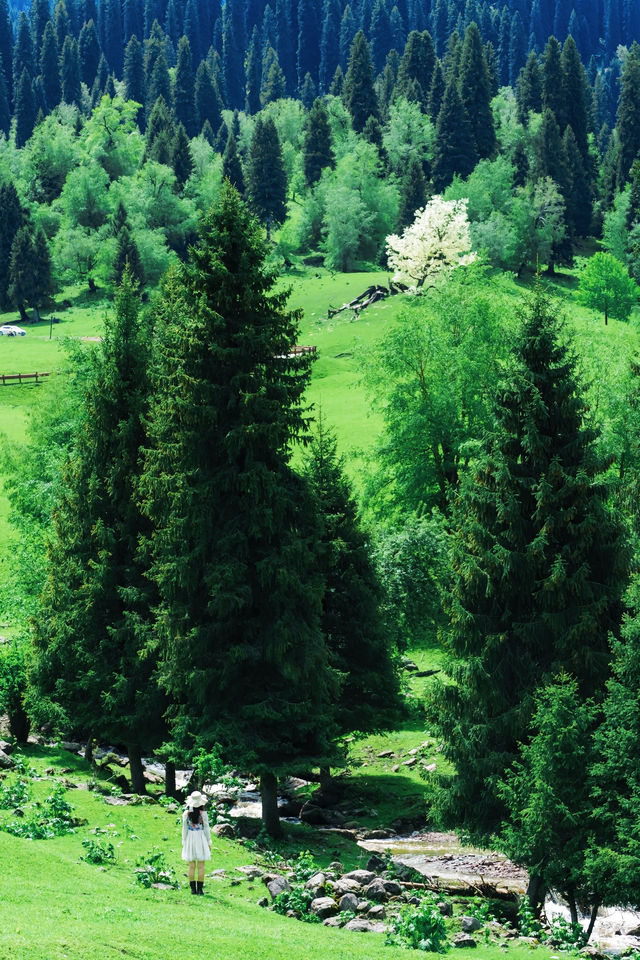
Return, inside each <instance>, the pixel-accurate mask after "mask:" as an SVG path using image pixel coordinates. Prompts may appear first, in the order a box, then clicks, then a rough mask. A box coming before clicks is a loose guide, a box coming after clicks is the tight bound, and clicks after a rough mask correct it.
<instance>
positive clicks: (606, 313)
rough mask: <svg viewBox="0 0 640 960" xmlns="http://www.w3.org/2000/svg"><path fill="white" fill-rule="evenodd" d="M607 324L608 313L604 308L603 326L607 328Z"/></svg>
mask: <svg viewBox="0 0 640 960" xmlns="http://www.w3.org/2000/svg"><path fill="white" fill-rule="evenodd" d="M608 322H609V312H608V310H607V308H606V307H605V311H604V325H605V327H606V326H607V324H608Z"/></svg>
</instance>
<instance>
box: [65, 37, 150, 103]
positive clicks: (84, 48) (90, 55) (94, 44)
mask: <svg viewBox="0 0 640 960" xmlns="http://www.w3.org/2000/svg"><path fill="white" fill-rule="evenodd" d="M78 56H79V57H80V78H81V80H82V81H83V83H86V85H87V86H88V88H89V89H91V86H92V84H93V81H94V80H95V78H96V73H97V72H98V64H99V62H100V44H99V42H98V34H97V33H96V27H95V24H94V22H93V20H89V22H88V23H85V24H84V25H83V27H82V30H81V31H80V37H79V38H78ZM132 99H136V98H135V97H134V98H132Z"/></svg>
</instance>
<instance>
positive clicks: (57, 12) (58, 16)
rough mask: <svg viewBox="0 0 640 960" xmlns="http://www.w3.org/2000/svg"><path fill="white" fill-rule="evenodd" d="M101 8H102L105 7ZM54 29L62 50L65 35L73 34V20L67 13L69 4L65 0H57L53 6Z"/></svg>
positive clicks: (59, 48) (59, 47)
mask: <svg viewBox="0 0 640 960" xmlns="http://www.w3.org/2000/svg"><path fill="white" fill-rule="evenodd" d="M100 9H101V10H102V9H103V7H101V8H100ZM53 29H54V30H55V34H56V40H57V42H58V50H62V45H63V44H64V40H65V37H68V36H71V35H72V30H71V21H70V20H69V14H68V13H67V6H66V4H65V2H64V0H57V3H56V5H55V7H54V8H53Z"/></svg>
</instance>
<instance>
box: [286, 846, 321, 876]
mask: <svg viewBox="0 0 640 960" xmlns="http://www.w3.org/2000/svg"><path fill="white" fill-rule="evenodd" d="M292 869H293V875H294V877H295V879H296V880H297V882H298V883H306V882H307V880H309V878H310V877H312V876H313V875H314V873H318V871H319V870H320V867H319V866H318V864H317V863H316V861H315V860H314V859H313V856H312V854H311V853H309V851H308V850H305V851H304V852H303V851H300V853H299V854H298V856H297V858H296V859H295V860H294V861H293V863H292Z"/></svg>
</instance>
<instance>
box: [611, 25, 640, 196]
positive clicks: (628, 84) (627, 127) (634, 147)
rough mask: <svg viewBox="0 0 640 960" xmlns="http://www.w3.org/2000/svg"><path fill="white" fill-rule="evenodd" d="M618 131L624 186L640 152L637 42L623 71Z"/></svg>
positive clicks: (639, 78) (620, 174) (638, 58)
mask: <svg viewBox="0 0 640 960" xmlns="http://www.w3.org/2000/svg"><path fill="white" fill-rule="evenodd" d="M616 129H617V131H618V140H619V142H620V166H619V175H618V180H619V183H620V184H621V185H623V184H624V183H626V181H627V179H628V176H629V171H630V169H631V164H632V163H633V161H634V160H635V158H636V157H637V156H638V153H639V152H640V45H639V44H638V43H635V42H634V43H633V45H632V46H631V49H630V50H629V53H628V54H627V57H626V59H625V63H624V67H623V70H622V77H621V80H620V99H619V101H618V117H617V124H616Z"/></svg>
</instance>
